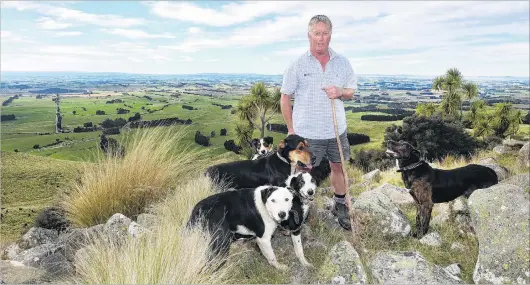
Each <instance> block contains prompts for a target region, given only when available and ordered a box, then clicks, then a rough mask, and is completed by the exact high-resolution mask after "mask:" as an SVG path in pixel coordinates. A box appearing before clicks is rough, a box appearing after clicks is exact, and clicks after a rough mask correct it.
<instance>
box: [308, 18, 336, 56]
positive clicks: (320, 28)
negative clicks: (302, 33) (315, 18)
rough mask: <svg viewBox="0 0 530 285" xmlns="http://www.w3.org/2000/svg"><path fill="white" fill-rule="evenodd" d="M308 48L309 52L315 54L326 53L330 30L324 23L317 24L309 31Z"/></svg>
mask: <svg viewBox="0 0 530 285" xmlns="http://www.w3.org/2000/svg"><path fill="white" fill-rule="evenodd" d="M307 37H308V38H309V46H310V49H311V51H313V52H315V53H317V54H325V53H326V52H328V47H329V42H330V40H331V30H330V29H329V27H328V26H327V25H326V23H323V22H318V23H316V24H315V25H314V26H313V27H312V28H311V30H310V31H309V33H308V35H307Z"/></svg>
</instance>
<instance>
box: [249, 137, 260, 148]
mask: <svg viewBox="0 0 530 285" xmlns="http://www.w3.org/2000/svg"><path fill="white" fill-rule="evenodd" d="M258 143H259V140H258V139H253V140H252V142H250V145H251V146H252V147H254V148H256V147H257V146H258Z"/></svg>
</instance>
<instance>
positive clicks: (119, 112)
mask: <svg viewBox="0 0 530 285" xmlns="http://www.w3.org/2000/svg"><path fill="white" fill-rule="evenodd" d="M116 110H117V113H118V114H119V115H121V114H128V113H129V112H130V111H131V110H128V109H123V108H117V109H116Z"/></svg>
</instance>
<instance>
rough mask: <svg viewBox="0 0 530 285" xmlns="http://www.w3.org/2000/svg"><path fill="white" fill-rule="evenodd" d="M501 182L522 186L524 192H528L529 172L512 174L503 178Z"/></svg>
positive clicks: (529, 186)
mask: <svg viewBox="0 0 530 285" xmlns="http://www.w3.org/2000/svg"><path fill="white" fill-rule="evenodd" d="M502 183H503V184H504V183H505V184H512V185H515V186H519V187H521V188H523V189H524V190H525V191H526V192H529V191H528V190H529V188H530V173H523V174H518V175H514V176H512V177H510V178H508V179H505V180H503V181H502Z"/></svg>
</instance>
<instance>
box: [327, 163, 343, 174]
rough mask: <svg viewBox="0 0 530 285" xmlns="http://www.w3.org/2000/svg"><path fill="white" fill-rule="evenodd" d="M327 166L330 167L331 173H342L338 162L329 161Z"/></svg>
mask: <svg viewBox="0 0 530 285" xmlns="http://www.w3.org/2000/svg"><path fill="white" fill-rule="evenodd" d="M329 166H330V167H331V173H333V174H342V166H341V164H340V163H336V162H331V161H330V162H329Z"/></svg>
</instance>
